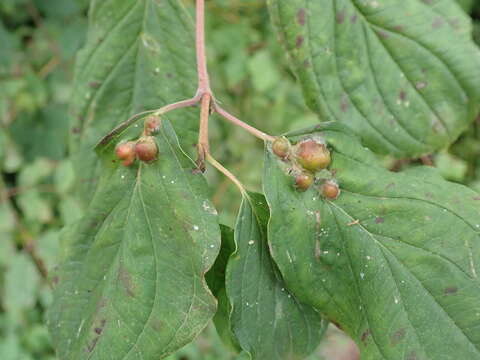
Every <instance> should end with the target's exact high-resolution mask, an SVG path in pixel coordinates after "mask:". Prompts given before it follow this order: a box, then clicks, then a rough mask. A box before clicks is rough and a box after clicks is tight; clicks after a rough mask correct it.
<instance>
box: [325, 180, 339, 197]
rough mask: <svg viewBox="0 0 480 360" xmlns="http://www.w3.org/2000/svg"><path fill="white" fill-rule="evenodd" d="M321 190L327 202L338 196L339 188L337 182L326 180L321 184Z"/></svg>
mask: <svg viewBox="0 0 480 360" xmlns="http://www.w3.org/2000/svg"><path fill="white" fill-rule="evenodd" d="M321 189H322V195H323V196H324V197H325V198H327V199H329V200H335V199H336V198H338V196H339V195H340V187H339V186H338V184H337V182H336V181H333V180H326V181H325V182H324V183H323V184H322V187H321Z"/></svg>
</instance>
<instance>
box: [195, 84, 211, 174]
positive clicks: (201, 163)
mask: <svg viewBox="0 0 480 360" xmlns="http://www.w3.org/2000/svg"><path fill="white" fill-rule="evenodd" d="M210 100H211V97H210V94H209V93H205V94H203V95H202V102H201V109H200V130H199V132H198V159H197V166H198V168H199V170H200V171H202V172H203V171H205V158H206V156H207V155H208V153H209V152H210V145H209V141H208V118H209V116H210Z"/></svg>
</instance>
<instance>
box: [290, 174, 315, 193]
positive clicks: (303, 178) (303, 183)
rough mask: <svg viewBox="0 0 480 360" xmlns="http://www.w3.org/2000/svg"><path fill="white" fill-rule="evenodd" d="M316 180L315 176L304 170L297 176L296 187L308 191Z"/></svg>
mask: <svg viewBox="0 0 480 360" xmlns="http://www.w3.org/2000/svg"><path fill="white" fill-rule="evenodd" d="M314 181H315V177H314V176H313V175H312V174H310V173H307V172H303V173H300V174H298V175H297V176H295V187H296V188H297V190H299V191H307V190H308V189H309V188H310V186H312V184H313V182H314Z"/></svg>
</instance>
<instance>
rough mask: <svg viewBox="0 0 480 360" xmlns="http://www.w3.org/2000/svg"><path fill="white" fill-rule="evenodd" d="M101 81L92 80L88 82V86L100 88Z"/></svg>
mask: <svg viewBox="0 0 480 360" xmlns="http://www.w3.org/2000/svg"><path fill="white" fill-rule="evenodd" d="M100 85H101V84H100V83H99V82H98V81H92V82H90V83H88V86H90V87H91V88H92V89H98V88H99V87H100Z"/></svg>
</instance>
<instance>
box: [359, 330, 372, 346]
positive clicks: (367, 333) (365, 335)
mask: <svg viewBox="0 0 480 360" xmlns="http://www.w3.org/2000/svg"><path fill="white" fill-rule="evenodd" d="M371 333H372V332H371V331H370V329H367V330H365V331H364V332H363V334H362V337H361V340H362V342H363V343H365V342H366V341H367V339H368V337H369V336H370V335H371Z"/></svg>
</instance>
